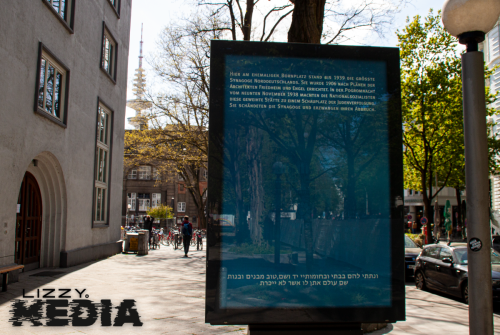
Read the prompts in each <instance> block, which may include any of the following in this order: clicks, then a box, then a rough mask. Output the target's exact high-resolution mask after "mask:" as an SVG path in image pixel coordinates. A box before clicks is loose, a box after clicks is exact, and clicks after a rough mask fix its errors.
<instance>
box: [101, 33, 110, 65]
mask: <svg viewBox="0 0 500 335" xmlns="http://www.w3.org/2000/svg"><path fill="white" fill-rule="evenodd" d="M109 47H110V42H109V39H108V37H107V36H104V55H103V60H102V67H103V68H104V70H106V71H107V72H108V73H109Z"/></svg>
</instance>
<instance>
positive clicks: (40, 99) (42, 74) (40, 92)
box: [38, 59, 47, 108]
mask: <svg viewBox="0 0 500 335" xmlns="http://www.w3.org/2000/svg"><path fill="white" fill-rule="evenodd" d="M46 62H47V61H46V60H45V59H42V62H41V65H40V87H39V89H38V107H40V108H43V98H44V91H45V70H46V68H45V65H46Z"/></svg>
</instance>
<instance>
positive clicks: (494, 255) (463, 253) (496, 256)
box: [455, 248, 500, 265]
mask: <svg viewBox="0 0 500 335" xmlns="http://www.w3.org/2000/svg"><path fill="white" fill-rule="evenodd" d="M455 255H456V256H457V258H458V259H457V262H458V263H459V264H464V265H467V248H460V249H455ZM491 263H492V264H500V253H499V252H498V251H495V250H494V249H491Z"/></svg>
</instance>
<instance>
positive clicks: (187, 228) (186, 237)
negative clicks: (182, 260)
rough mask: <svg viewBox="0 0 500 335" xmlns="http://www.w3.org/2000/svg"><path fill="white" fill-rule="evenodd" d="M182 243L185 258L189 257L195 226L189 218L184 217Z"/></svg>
mask: <svg viewBox="0 0 500 335" xmlns="http://www.w3.org/2000/svg"><path fill="white" fill-rule="evenodd" d="M181 232H182V242H183V243H184V257H188V255H187V254H188V252H189V244H190V243H191V238H192V236H193V225H192V224H191V222H189V216H187V215H186V216H185V217H184V221H183V222H182V229H181Z"/></svg>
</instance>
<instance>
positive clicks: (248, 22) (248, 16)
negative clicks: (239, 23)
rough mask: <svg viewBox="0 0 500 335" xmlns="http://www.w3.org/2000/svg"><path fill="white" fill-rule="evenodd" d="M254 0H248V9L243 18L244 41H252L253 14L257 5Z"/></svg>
mask: <svg viewBox="0 0 500 335" xmlns="http://www.w3.org/2000/svg"><path fill="white" fill-rule="evenodd" d="M253 1H254V0H247V10H246V13H245V18H244V19H243V27H242V31H243V41H250V37H251V34H252V16H253V8H254V6H255V4H254V2H253Z"/></svg>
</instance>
